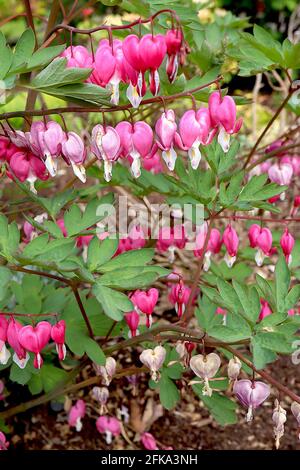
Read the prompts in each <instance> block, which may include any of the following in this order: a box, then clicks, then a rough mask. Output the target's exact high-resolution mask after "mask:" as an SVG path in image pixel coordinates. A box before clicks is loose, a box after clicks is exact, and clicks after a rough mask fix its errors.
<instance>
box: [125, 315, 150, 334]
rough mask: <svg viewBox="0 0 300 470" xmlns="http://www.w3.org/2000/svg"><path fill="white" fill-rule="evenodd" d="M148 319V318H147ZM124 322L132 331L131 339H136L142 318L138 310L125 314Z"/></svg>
mask: <svg viewBox="0 0 300 470" xmlns="http://www.w3.org/2000/svg"><path fill="white" fill-rule="evenodd" d="M147 318H148V317H147ZM124 320H125V321H126V323H127V325H128V326H129V329H130V337H131V338H134V337H135V336H137V334H138V326H139V323H140V316H139V314H138V312H137V311H136V310H133V311H132V312H128V313H125V315H124Z"/></svg>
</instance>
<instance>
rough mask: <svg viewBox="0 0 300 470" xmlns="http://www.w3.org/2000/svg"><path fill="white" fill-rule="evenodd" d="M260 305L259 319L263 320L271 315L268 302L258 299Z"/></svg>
mask: <svg viewBox="0 0 300 470" xmlns="http://www.w3.org/2000/svg"><path fill="white" fill-rule="evenodd" d="M260 305H261V310H260V314H259V319H260V320H263V319H264V318H266V317H268V316H269V315H271V314H272V310H271V308H270V305H269V304H268V302H267V301H266V300H264V299H260Z"/></svg>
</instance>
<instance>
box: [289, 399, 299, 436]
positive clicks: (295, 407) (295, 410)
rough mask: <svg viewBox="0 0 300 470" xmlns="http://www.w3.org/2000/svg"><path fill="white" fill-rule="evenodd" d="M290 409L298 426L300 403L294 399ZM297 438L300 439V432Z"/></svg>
mask: <svg viewBox="0 0 300 470" xmlns="http://www.w3.org/2000/svg"><path fill="white" fill-rule="evenodd" d="M291 411H292V413H293V415H294V417H295V418H296V420H297V423H298V426H299V427H300V405H299V403H297V402H296V401H293V403H292V405H291ZM299 440H300V433H299Z"/></svg>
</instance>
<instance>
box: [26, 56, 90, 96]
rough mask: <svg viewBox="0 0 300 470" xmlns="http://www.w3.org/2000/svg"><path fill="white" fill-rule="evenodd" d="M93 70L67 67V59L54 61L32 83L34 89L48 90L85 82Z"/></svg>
mask: <svg viewBox="0 0 300 470" xmlns="http://www.w3.org/2000/svg"><path fill="white" fill-rule="evenodd" d="M91 71H92V69H83V68H73V67H67V59H65V58H63V57H59V58H56V59H54V60H53V61H52V62H51V63H50V64H49V65H48V66H47V67H46V68H45V69H44V70H42V71H41V72H40V73H39V74H38V75H37V76H36V77H35V78H34V79H33V80H32V81H31V83H30V85H31V86H32V87H33V88H39V89H41V88H48V87H53V86H59V87H60V86H62V85H67V84H71V83H76V82H83V81H84V80H86V79H87V78H88V77H89V75H90V74H91Z"/></svg>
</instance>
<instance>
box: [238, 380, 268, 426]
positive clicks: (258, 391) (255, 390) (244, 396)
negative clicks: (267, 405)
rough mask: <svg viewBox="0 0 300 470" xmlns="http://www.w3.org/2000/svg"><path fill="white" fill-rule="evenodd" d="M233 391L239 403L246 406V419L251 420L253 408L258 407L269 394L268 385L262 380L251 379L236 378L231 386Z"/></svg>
mask: <svg viewBox="0 0 300 470" xmlns="http://www.w3.org/2000/svg"><path fill="white" fill-rule="evenodd" d="M233 391H234V393H235V394H236V396H237V398H238V400H239V401H240V403H241V404H242V405H243V406H244V407H245V408H248V413H247V417H246V420H247V421H248V422H249V421H252V419H253V410H255V409H256V408H258V407H259V406H260V405H261V404H262V403H263V402H264V401H265V400H266V399H267V398H268V396H269V395H270V387H269V385H267V384H265V383H264V382H259V381H253V382H251V380H246V379H244V380H238V381H237V382H235V384H234V386H233Z"/></svg>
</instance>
